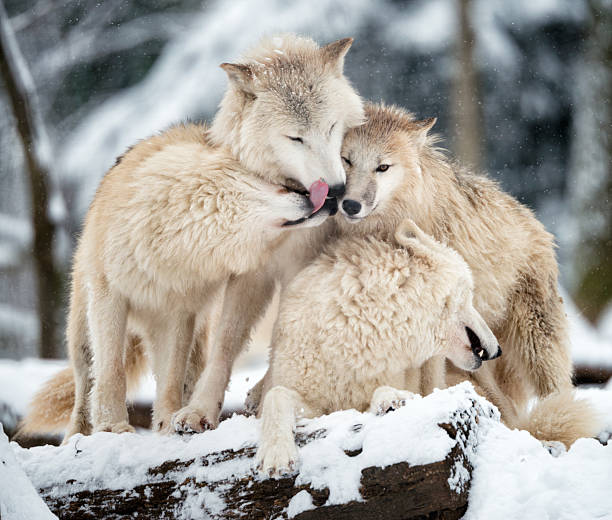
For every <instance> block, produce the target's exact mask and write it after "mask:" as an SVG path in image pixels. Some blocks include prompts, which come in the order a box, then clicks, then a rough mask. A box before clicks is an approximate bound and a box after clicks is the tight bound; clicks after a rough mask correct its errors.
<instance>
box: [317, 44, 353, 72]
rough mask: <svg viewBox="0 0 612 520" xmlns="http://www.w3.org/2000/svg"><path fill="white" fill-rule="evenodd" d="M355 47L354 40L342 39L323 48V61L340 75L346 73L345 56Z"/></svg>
mask: <svg viewBox="0 0 612 520" xmlns="http://www.w3.org/2000/svg"><path fill="white" fill-rule="evenodd" d="M351 45H353V38H342V39H341V40H338V41H335V42H331V43H329V44H327V45H326V46H325V47H323V48H321V54H322V55H323V60H324V61H325V63H326V64H327V65H329V66H330V67H331V68H332V69H333V70H334V72H336V73H337V74H338V75H340V74H342V72H343V71H344V56H346V53H347V52H348V50H349V49H350V48H351Z"/></svg>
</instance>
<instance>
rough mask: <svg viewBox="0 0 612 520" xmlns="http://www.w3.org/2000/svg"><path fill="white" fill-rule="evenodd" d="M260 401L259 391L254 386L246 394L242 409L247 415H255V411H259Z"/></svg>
mask: <svg viewBox="0 0 612 520" xmlns="http://www.w3.org/2000/svg"><path fill="white" fill-rule="evenodd" d="M260 401H261V389H260V388H257V386H255V387H254V388H251V389H250V390H249V391H248V392H247V395H246V399H245V400H244V408H245V410H246V413H247V415H257V410H259V403H260Z"/></svg>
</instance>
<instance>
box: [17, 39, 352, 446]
mask: <svg viewBox="0 0 612 520" xmlns="http://www.w3.org/2000/svg"><path fill="white" fill-rule="evenodd" d="M351 42H352V40H351V39H345V40H340V41H338V42H334V43H331V44H329V45H327V46H325V47H322V48H319V47H318V46H317V45H316V43H314V42H313V41H312V40H310V39H308V38H301V37H297V36H293V35H283V36H282V38H281V39H274V38H272V39H269V40H264V41H263V42H261V44H260V45H259V46H257V47H256V48H255V49H253V50H252V51H251V52H250V53H248V54H247V55H246V56H245V58H244V60H242V62H241V63H239V64H223V68H224V69H225V71H226V72H227V74H228V77H229V79H230V87H229V89H228V91H227V93H226V95H225V97H224V99H223V101H222V103H221V107H220V110H219V112H218V114H217V117H216V118H215V121H214V123H213V125H212V127H211V128H210V129H208V128H206V127H205V126H202V125H187V126H179V127H175V128H172V129H170V130H168V131H167V132H164V133H163V134H161V135H158V136H155V137H152V138H150V139H147V140H145V141H142V142H140V143H138V144H136V145H135V146H134V147H133V148H132V149H130V150H129V151H128V152H127V153H126V154H125V155H124V156H123V157H122V158H120V160H119V161H118V162H117V164H116V165H115V166H114V167H113V168H112V169H111V170H110V171H109V172H108V174H107V175H106V177H105V178H104V179H103V181H102V182H101V184H100V186H99V188H98V191H97V193H96V196H95V198H94V201H93V203H92V205H91V207H90V210H89V212H88V214H87V218H86V221H85V226H84V229H83V234H82V236H81V239H80V241H79V245H78V247H77V251H76V254H75V259H74V268H73V283H72V292H71V302H70V313H69V318H68V330H67V339H68V348H69V352H70V357H71V365H72V369H73V371H74V384H75V401H74V409H73V413H72V416H71V420H70V424H69V426H68V429H67V432H66V438H67V437H69V436H70V435H72V434H74V433H77V432H81V433H88V432H90V431H91V429H92V424H91V423H93V430H94V431H98V430H107V431H115V432H121V431H129V430H131V427H130V426H129V424H128V418H127V409H126V404H125V392H126V387H127V383H128V382H127V381H126V371H125V365H126V357H127V358H128V359H129V357H130V356H129V355H127V354H126V346H127V348H129V346H130V345H131V342H130V341H127V339H128V338H129V337H130V336H133V335H137V336H138V337H140V338H141V340H142V345H144V348H145V349H146V351H147V353H148V355H149V358H150V362H151V365H152V367H153V371H154V374H155V377H156V379H157V396H156V400H155V406H154V427H156V428H158V429H160V430H165V431H168V430H171V429H172V427H171V420H170V418H171V415H172V414H173V413H174V412H176V411H177V410H179V408H181V406H183V405H184V404H185V400H186V399H185V398H186V397H187V396H188V394H189V393H190V392H192V391H193V395H192V396H191V400H190V402H189V403H188V407H187V408H186V409H185V410H184V411H183V412H179V413H178V414H177V416H176V417H175V421H174V427H176V428H177V429H179V430H180V429H183V430H198V431H199V430H201V429H203V428H204V427H207V426H209V425H214V424H215V423H216V421H217V420H218V413H219V410H220V402H221V401H222V396H223V392H224V391H225V387H226V386H227V377H229V371H230V370H231V364H232V362H233V359H234V358H235V356H236V355H237V352H238V351H239V350H240V348H242V346H243V344H244V341H243V340H245V339H246V335H247V334H248V331H249V330H250V326H251V325H252V323H253V322H254V321H255V320H256V319H257V317H258V315H259V313H260V312H261V311H260V309H263V308H265V304H267V302H268V300H269V298H270V296H271V292H272V288H273V284H274V282H275V280H276V279H278V278H280V276H279V275H278V274H276V273H275V272H274V271H272V270H271V269H270V270H269V269H268V265H281V264H282V265H285V264H286V263H287V261H285V256H286V255H291V254H293V253H296V252H299V255H298V256H297V258H296V259H295V261H294V262H291V260H289V263H291V264H292V268H291V269H298V268H299V265H300V261H301V259H302V258H308V257H309V256H310V255H312V254H316V252H317V251H316V250H315V249H316V248H315V244H318V243H320V242H322V241H323V240H319V237H324V236H326V229H325V228H323V229H308V227H309V226H311V225H313V224H321V223H322V222H323V221H324V220H325V216H326V215H329V210H322V212H321V213H319V214H317V216H315V217H312V218H310V219H308V220H306V221H305V222H304V223H303V224H302V226H301V227H303V228H307V229H299V227H300V226H295V227H282V226H283V224H284V223H286V222H288V221H295V220H299V219H304V218H307V217H309V216H310V215H311V213H312V204H311V203H310V201H309V200H308V198H307V197H305V196H302V195H298V194H297V193H293V192H290V191H287V190H286V189H285V188H284V187H283V186H285V185H287V186H290V187H292V188H300V187H303V188H306V189H308V188H309V187H310V185H311V184H312V182H314V181H315V180H318V179H319V178H323V179H324V180H325V181H326V182H327V183H328V184H330V185H331V186H332V187H333V188H337V189H343V185H344V178H345V174H344V171H343V169H342V166H341V163H340V158H339V151H340V146H341V136H342V135H343V134H344V132H345V131H346V129H348V128H350V127H351V126H354V125H356V124H359V123H360V122H361V120H362V118H363V109H362V105H361V100H360V98H359V97H358V95H357V94H356V93H355V91H354V90H353V89H352V87H351V86H350V84H349V83H348V81H347V80H346V78H345V77H344V76H343V75H342V64H343V60H344V55H345V53H346V52H347V50H348V48H349V47H350V45H351ZM277 51H279V52H277ZM290 136H294V137H295V136H299V137H300V138H302V139H303V143H304V145H303V146H302V147H300V146H297V145H296V143H295V141H292V140H290V139H289V137H290ZM281 142H282V144H280V143H281ZM327 175H329V178H327V177H326V176H327ZM276 254H278V255H279V256H278V258H275V255H276ZM293 266H295V267H293ZM291 269H284V271H283V273H285V272H289V271H290V270H291ZM261 271H263V275H260V273H261ZM249 293H252V294H254V295H256V296H254V301H253V302H250V304H249V303H248V302H245V297H244V296H245V294H249ZM218 302H221V303H220V306H221V309H220V310H219V309H218V308H217V307H216V304H217V303H218ZM245 307H249V310H248V311H247V312H245V313H244V314H245V315H246V316H245V318H244V322H245V324H241V325H240V327H241V329H244V330H246V331H247V332H246V333H245V332H240V331H239V333H238V334H237V335H236V336H237V340H235V341H232V340H230V339H228V338H230V337H231V332H232V330H235V329H236V327H235V326H234V325H232V324H224V325H221V326H220V330H221V336H220V339H219V340H218V338H217V337H216V336H215V335H212V334H210V330H211V327H210V325H207V322H211V321H214V316H218V313H219V312H221V316H231V317H232V319H233V317H235V316H237V315H241V314H242V313H243V311H244V310H245ZM228 321H230V320H228ZM196 323H202V324H203V325H202V327H200V329H201V331H198V333H197V335H198V337H199V342H198V343H199V345H198V349H199V348H201V347H203V344H206V346H207V348H206V355H207V357H208V359H209V360H211V361H212V362H211V370H209V371H205V372H204V374H203V375H202V378H200V380H198V381H197V382H195V379H196V378H195V377H194V376H193V372H194V371H197V369H198V368H201V366H202V362H200V361H198V364H197V365H198V366H197V367H196V370H190V371H189V372H190V373H189V374H188V373H187V368H186V365H187V363H188V359H189V356H190V355H193V356H194V358H193V359H196V358H201V357H202V356H201V355H200V353H195V354H194V353H193V351H194V350H195V349H194V345H193V338H194V330H195V329H196ZM224 349H225V350H224ZM190 353H191V354H190ZM219 367H221V372H220V373H219V374H218V376H217V377H212V376H211V373H214V372H215V371H218V370H219V369H220V368H219ZM62 377H63V376H62ZM64 380H65V377H63V379H62V381H64ZM62 381H59V380H58V385H60V384H61V383H62ZM186 382H187V387H188V388H186V389H185V388H184V386H185V384H186ZM194 382H195V384H194ZM50 385H51V386H53V382H51V383H50ZM185 390H187V392H185ZM90 393H91V413H90V399H89V395H90ZM51 404H53V403H51ZM55 404H57V403H55ZM34 405H36V406H38V408H41V407H45V406H47V403H45V402H44V400H39V401H37V402H35V403H34ZM36 406H35V408H36ZM39 411H40V410H39ZM58 411H60V410H58ZM33 412H34V413H35V414H36V412H37V410H36V409H34V411H33ZM47 414H48V415H50V416H52V415H53V410H51V409H49V410H47ZM38 416H40V414H38ZM51 422H52V421H51ZM27 424H28V419H27V418H26V425H27ZM39 425H40V424H39ZM26 429H27V428H26Z"/></svg>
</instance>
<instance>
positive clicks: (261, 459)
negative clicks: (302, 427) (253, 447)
mask: <svg viewBox="0 0 612 520" xmlns="http://www.w3.org/2000/svg"><path fill="white" fill-rule="evenodd" d="M297 461H298V450H297V447H296V446H295V442H294V441H293V439H287V440H286V441H279V442H275V443H273V444H272V443H270V444H268V443H262V444H261V445H260V447H259V449H258V450H257V454H256V455H255V463H256V464H257V471H258V472H259V473H260V474H261V475H262V476H264V477H268V478H282V477H287V476H289V475H292V474H294V473H295V472H296V469H297Z"/></svg>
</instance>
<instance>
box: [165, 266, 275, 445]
mask: <svg viewBox="0 0 612 520" xmlns="http://www.w3.org/2000/svg"><path fill="white" fill-rule="evenodd" d="M274 286H275V285H274V280H273V279H272V278H270V277H268V276H267V274H265V273H264V274H262V273H248V274H245V275H242V276H237V277H235V278H232V279H231V280H230V281H229V282H228V285H227V288H226V291H225V299H224V302H223V310H222V314H221V321H220V328H219V330H218V331H217V334H216V338H215V340H214V341H211V342H210V344H209V346H210V349H209V351H208V357H207V360H206V368H205V369H204V372H202V375H201V376H200V378H199V380H198V382H197V383H196V386H195V389H194V391H193V395H192V396H191V399H190V401H189V404H188V405H187V406H185V407H184V408H182V409H181V410H179V411H178V412H177V413H176V414H175V415H174V417H173V419H172V422H173V425H174V429H175V430H176V431H177V432H179V433H189V432H201V431H204V430H208V429H211V428H216V427H217V425H218V424H219V415H220V413H221V409H222V407H223V399H224V396H225V389H226V388H227V385H228V383H229V379H230V376H231V373H232V366H233V364H234V360H235V359H236V357H237V356H238V354H240V352H241V351H242V350H243V348H244V346H245V345H246V343H247V341H248V339H249V337H250V333H251V330H252V329H253V326H254V325H255V323H256V322H257V320H258V319H259V318H260V317H261V316H262V315H263V313H264V311H265V310H266V308H267V306H268V304H269V302H270V300H271V299H272V295H273V294H274Z"/></svg>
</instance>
